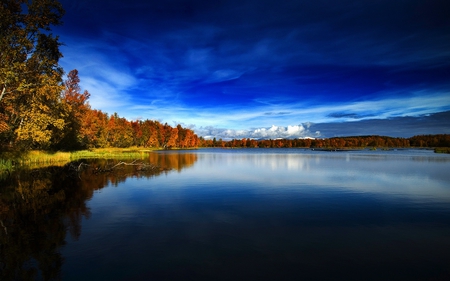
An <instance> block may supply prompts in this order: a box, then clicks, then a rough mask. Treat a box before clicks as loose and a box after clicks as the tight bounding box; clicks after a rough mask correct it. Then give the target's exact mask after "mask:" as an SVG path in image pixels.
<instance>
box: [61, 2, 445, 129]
mask: <svg viewBox="0 0 450 281" xmlns="http://www.w3.org/2000/svg"><path fill="white" fill-rule="evenodd" d="M62 2H63V4H64V5H65V6H66V9H68V13H67V16H66V17H65V20H64V21H65V22H66V26H63V27H58V29H57V31H58V33H59V34H61V39H62V41H63V42H64V43H65V44H66V45H65V46H64V47H63V48H62V52H63V54H64V56H65V57H64V58H63V59H62V61H61V62H62V65H63V67H64V68H65V69H66V71H69V70H71V69H74V68H76V69H78V70H79V71H80V78H81V86H82V87H83V88H85V89H87V90H88V91H89V92H90V93H91V100H90V103H91V105H92V106H93V107H94V108H98V109H101V110H104V111H106V112H108V113H112V112H118V113H119V115H121V116H124V117H127V118H130V119H133V118H144V119H145V118H148V119H156V120H160V121H162V122H167V123H171V124H172V123H176V122H179V123H184V124H193V125H195V128H196V132H197V133H198V134H199V135H204V136H206V135H211V136H212V135H217V136H222V137H224V138H225V137H231V136H235V137H238V136H246V137H254V138H260V137H263V136H264V135H265V136H266V137H273V138H275V137H288V136H296V137H304V136H317V135H318V133H316V131H320V132H321V133H320V134H322V135H323V134H325V133H324V132H325V131H327V130H325V131H324V130H323V128H331V127H328V126H327V125H326V124H341V123H342V124H344V123H345V124H346V123H348V124H347V125H348V126H352V128H357V126H356V124H372V125H373V127H372V128H374V129H375V128H377V127H376V126H375V125H374V124H378V125H380V126H381V125H384V126H388V124H392V123H389V122H390V121H392V120H393V119H396V118H409V117H411V118H419V116H424V115H427V114H433V113H436V112H443V111H448V110H450V90H449V89H450V85H449V82H448V72H449V70H450V64H449V61H450V34H449V33H448V28H449V27H450V20H449V17H448V15H447V14H446V13H445V12H443V11H446V9H447V10H448V7H449V6H448V3H444V2H445V1H444V2H442V1H440V2H439V1H432V3H430V2H429V1H412V2H408V3H406V2H401V3H400V2H396V1H384V0H383V1H376V2H371V3H365V2H364V3H363V2H361V1H359V2H358V1H347V0H342V1H338V2H335V3H334V2H333V4H330V3H329V1H323V0H320V1H293V0H288V1H281V2H280V1H269V0H262V1H256V0H244V1H241V0H240V1H237V0H231V1H219V2H214V1H187V2H186V1H182V0H173V1H169V2H164V1H160V2H158V3H156V2H155V3H153V2H152V3H149V2H148V1H143V0H137V1H131V2H127V3H126V4H125V3H124V2H123V1H102V0H99V1H94V2H92V1H91V2H92V3H91V2H88V1H84V0H82V1H78V2H76V3H72V2H73V1H69V0H62ZM80 18H82V19H83V20H82V21H80V20H79V19H80ZM377 120H378V121H377ZM379 120H387V121H386V122H388V121H389V122H388V123H383V122H384V121H379ZM402 120H406V119H402ZM308 122H309V123H308ZM364 122H368V123H364ZM310 123H311V124H312V123H314V124H316V125H311V126H310V127H309V128H308V127H306V125H305V124H310ZM318 124H325V125H321V126H325V127H321V126H319V125H318ZM336 126H338V125H336ZM339 126H341V125H339ZM342 126H344V125H342ZM314 127H316V128H319V129H313V128H314ZM406 127H407V128H409V129H410V130H411V131H412V130H413V129H412V128H413V127H408V126H406ZM200 128H202V129H200ZM217 128H222V129H217ZM346 128H347V127H346ZM360 129H361V131H365V129H364V127H360ZM341 131H345V130H344V127H343V128H342V130H341ZM348 131H349V132H350V131H351V130H348ZM328 132H333V133H332V134H337V132H336V131H333V130H331V129H330V130H329V131H328ZM436 132H439V131H436Z"/></svg>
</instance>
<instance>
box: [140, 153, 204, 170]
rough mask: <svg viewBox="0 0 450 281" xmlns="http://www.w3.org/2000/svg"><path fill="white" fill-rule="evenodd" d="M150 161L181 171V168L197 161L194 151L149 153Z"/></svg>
mask: <svg viewBox="0 0 450 281" xmlns="http://www.w3.org/2000/svg"><path fill="white" fill-rule="evenodd" d="M149 161H150V163H152V164H154V165H156V166H159V167H162V168H169V169H175V170H177V171H181V169H183V168H187V167H190V166H192V165H194V163H195V162H196V161H197V154H195V153H150V154H149Z"/></svg>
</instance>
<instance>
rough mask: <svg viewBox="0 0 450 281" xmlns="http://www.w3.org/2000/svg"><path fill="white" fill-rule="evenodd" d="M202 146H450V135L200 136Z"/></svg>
mask: <svg viewBox="0 0 450 281" xmlns="http://www.w3.org/2000/svg"><path fill="white" fill-rule="evenodd" d="M199 144H200V146H202V147H223V148H226V147H229V148H244V147H248V148H256V147H259V148H291V147H299V148H318V149H338V148H344V149H345V148H347V149H350V148H366V147H375V148H376V147H380V148H386V147H387V148H406V147H450V135H446V134H440V135H418V136H413V137H410V138H394V137H387V136H376V135H373V136H350V137H334V138H325V139H319V138H316V139H308V138H307V139H265V140H255V139H245V138H244V139H233V140H230V141H223V140H222V139H219V140H216V139H215V138H214V139H212V140H205V139H203V138H200V140H199Z"/></svg>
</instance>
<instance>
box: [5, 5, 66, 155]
mask: <svg viewBox="0 0 450 281" xmlns="http://www.w3.org/2000/svg"><path fill="white" fill-rule="evenodd" d="M63 12H64V11H63V9H62V6H61V4H60V3H58V2H57V1H56V0H34V1H26V0H2V2H1V4H0V15H1V17H0V142H2V143H3V144H5V143H10V142H15V141H16V142H20V143H22V144H24V145H25V146H26V147H30V146H31V147H36V146H38V147H42V146H48V145H49V144H50V142H51V140H52V137H53V135H54V133H55V132H57V131H59V130H61V129H62V128H63V127H64V120H63V118H62V117H63V116H62V112H61V105H60V103H59V97H60V93H61V90H62V86H61V84H60V82H61V80H62V79H61V77H62V73H63V71H62V68H61V67H60V66H59V65H58V61H59V59H60V58H61V57H62V54H61V53H60V51H59V46H60V45H61V43H60V42H59V38H58V37H57V36H56V37H55V36H53V35H52V34H51V33H50V31H51V30H50V27H51V26H52V25H59V24H61V18H62V15H63Z"/></svg>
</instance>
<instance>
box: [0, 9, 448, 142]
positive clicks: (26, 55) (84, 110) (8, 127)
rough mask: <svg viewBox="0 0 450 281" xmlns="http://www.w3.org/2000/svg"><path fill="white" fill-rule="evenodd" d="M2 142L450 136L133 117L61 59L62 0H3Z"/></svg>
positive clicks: (421, 138)
mask: <svg viewBox="0 0 450 281" xmlns="http://www.w3.org/2000/svg"><path fill="white" fill-rule="evenodd" d="M0 14H1V15H2V16H1V17H0V50H1V52H0V62H1V64H0V91H1V92H0V149H1V151H6V150H17V151H29V150H36V149H38V150H51V151H74V150H80V149H92V148H105V147H119V148H127V147H144V148H148V147H153V148H164V149H170V148H192V147H260V148H276V147H304V148H364V147H450V136H449V135H432V136H414V137H411V138H392V137H384V136H354V137H336V138H328V139H274V140H254V139H241V140H230V141H223V140H216V139H212V140H209V139H208V140H206V139H204V138H202V137H200V138H199V137H198V136H197V135H196V134H195V133H194V132H193V131H192V130H191V129H187V128H183V127H182V126H181V125H177V126H176V127H172V126H170V125H168V124H167V123H165V124H162V123H160V122H159V121H154V120H137V121H129V120H127V119H125V118H123V117H120V116H119V115H118V114H117V113H114V114H112V115H109V114H108V113H105V112H102V111H101V110H97V109H93V108H91V106H90V104H89V97H90V94H89V92H88V91H86V90H85V91H82V90H81V87H80V78H79V74H78V71H77V70H76V69H74V70H71V71H69V73H68V74H67V75H66V76H65V75H64V73H65V72H64V70H63V69H62V67H61V66H60V65H59V60H60V58H61V57H62V56H63V55H62V53H61V52H60V50H59V49H60V46H61V45H62V43H61V42H60V41H59V37H58V36H54V35H53V34H52V33H51V27H52V26H56V25H60V24H62V22H61V19H62V16H63V14H64V10H63V7H62V5H61V4H60V3H59V2H58V1H57V0H39V1H26V0H2V2H1V5H0Z"/></svg>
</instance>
